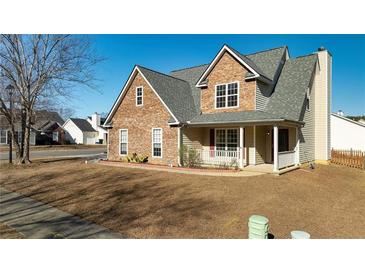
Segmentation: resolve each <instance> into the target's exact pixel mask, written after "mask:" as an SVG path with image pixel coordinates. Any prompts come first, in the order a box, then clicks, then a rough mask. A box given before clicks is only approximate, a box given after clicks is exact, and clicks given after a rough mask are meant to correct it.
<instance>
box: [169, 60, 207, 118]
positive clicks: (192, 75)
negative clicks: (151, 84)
mask: <svg viewBox="0 0 365 274" xmlns="http://www.w3.org/2000/svg"><path fill="white" fill-rule="evenodd" d="M208 66H209V65H200V66H196V67H191V68H186V69H181V70H175V71H172V72H171V76H173V77H176V78H179V79H182V80H185V81H186V82H188V83H189V85H190V89H191V92H192V95H193V99H194V104H195V108H196V113H199V112H200V98H201V97H200V92H201V90H200V88H197V87H196V86H195V84H196V82H197V81H198V80H199V78H200V76H201V75H202V74H203V73H204V71H205V70H206V69H207V67H208Z"/></svg>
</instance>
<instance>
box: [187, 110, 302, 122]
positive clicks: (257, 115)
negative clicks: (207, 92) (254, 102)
mask: <svg viewBox="0 0 365 274" xmlns="http://www.w3.org/2000/svg"><path fill="white" fill-rule="evenodd" d="M265 122H272V123H274V122H292V123H297V124H302V122H299V121H294V120H288V119H285V118H283V117H281V116H278V115H274V114H271V113H267V112H264V111H260V110H252V111H239V112H220V113H210V114H200V115H197V116H195V117H194V118H193V119H191V121H188V122H187V124H188V125H206V124H238V123H265Z"/></svg>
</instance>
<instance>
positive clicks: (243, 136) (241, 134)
mask: <svg viewBox="0 0 365 274" xmlns="http://www.w3.org/2000/svg"><path fill="white" fill-rule="evenodd" d="M239 136H240V154H239V155H240V162H239V167H240V168H243V165H244V163H243V156H245V157H246V154H245V153H244V152H245V148H244V147H243V146H244V144H245V141H244V138H245V128H244V127H240V135H239ZM244 154H245V155H244Z"/></svg>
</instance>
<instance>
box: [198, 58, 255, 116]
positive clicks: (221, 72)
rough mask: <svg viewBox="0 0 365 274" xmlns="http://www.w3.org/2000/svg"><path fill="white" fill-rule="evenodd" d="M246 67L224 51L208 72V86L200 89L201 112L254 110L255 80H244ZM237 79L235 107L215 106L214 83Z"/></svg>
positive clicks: (229, 81)
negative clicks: (218, 107) (237, 88)
mask: <svg viewBox="0 0 365 274" xmlns="http://www.w3.org/2000/svg"><path fill="white" fill-rule="evenodd" d="M246 72H247V70H246V68H244V67H243V66H242V65H241V64H240V63H239V62H238V61H237V60H235V59H234V57H233V56H231V55H230V54H229V53H228V52H226V53H224V54H223V56H222V57H221V59H220V60H219V61H218V62H217V64H216V65H215V67H214V68H213V69H212V71H211V72H210V73H209V75H208V77H207V79H208V87H207V88H204V89H202V94H201V110H202V113H213V112H232V111H245V110H255V105H256V102H255V98H256V81H255V80H250V81H245V80H244V78H245V75H246ZM236 81H239V87H240V88H239V105H238V107H236V108H220V109H216V108H215V105H214V103H215V85H217V84H225V83H231V82H236Z"/></svg>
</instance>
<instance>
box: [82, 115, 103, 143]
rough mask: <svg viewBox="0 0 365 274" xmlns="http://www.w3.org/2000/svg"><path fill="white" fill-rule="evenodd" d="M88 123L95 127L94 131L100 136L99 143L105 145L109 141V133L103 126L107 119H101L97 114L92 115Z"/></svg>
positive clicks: (88, 118)
mask: <svg viewBox="0 0 365 274" xmlns="http://www.w3.org/2000/svg"><path fill="white" fill-rule="evenodd" d="M86 121H88V122H89V123H90V124H91V126H92V127H93V129H95V130H96V131H97V132H98V134H99V136H98V140H97V143H99V144H105V143H106V140H107V134H108V131H107V130H106V129H105V128H104V127H102V126H101V125H102V124H104V121H105V118H101V117H100V114H98V113H97V112H95V113H94V114H92V115H91V117H90V116H89V117H87V119H86Z"/></svg>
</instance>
